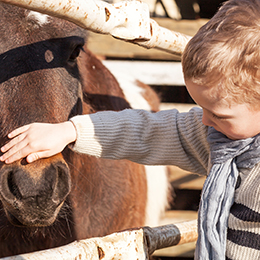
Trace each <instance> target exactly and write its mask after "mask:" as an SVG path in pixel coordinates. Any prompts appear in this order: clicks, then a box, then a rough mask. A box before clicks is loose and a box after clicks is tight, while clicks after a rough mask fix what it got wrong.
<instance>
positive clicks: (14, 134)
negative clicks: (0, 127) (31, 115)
mask: <svg viewBox="0 0 260 260" xmlns="http://www.w3.org/2000/svg"><path fill="white" fill-rule="evenodd" d="M29 127H30V125H24V126H21V127H19V128H16V129H15V130H13V131H12V132H11V133H9V134H8V138H10V139H11V138H14V137H15V136H17V135H19V134H22V133H24V132H25V131H27V130H28V129H29Z"/></svg>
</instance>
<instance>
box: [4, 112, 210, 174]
mask: <svg viewBox="0 0 260 260" xmlns="http://www.w3.org/2000/svg"><path fill="white" fill-rule="evenodd" d="M201 118H202V110H201V109H193V110H191V111H190V112H189V113H178V111H177V110H168V111H160V112H157V113H150V112H147V111H144V110H136V109H126V110H123V111H120V112H114V111H105V112H98V113H94V114H90V115H79V116H76V117H73V118H71V119H70V121H71V122H72V123H73V124H72V123H71V122H66V123H61V124H40V125H39V124H32V125H29V128H28V126H27V127H25V130H21V129H23V128H21V129H20V130H18V131H17V132H16V131H14V133H12V134H11V135H10V138H12V137H14V136H16V137H14V139H12V140H11V141H10V142H11V143H10V144H7V145H6V146H4V147H3V148H2V152H6V151H7V152H6V154H4V155H3V156H2V157H1V158H0V159H1V160H3V161H5V160H7V161H6V162H7V163H10V162H12V161H14V160H18V159H21V158H24V157H27V161H28V162H32V161H34V160H37V159H39V158H43V157H48V156H51V155H54V154H56V153H58V152H61V151H62V149H64V147H65V146H66V145H67V144H68V143H70V142H73V141H75V142H74V144H73V146H71V147H72V149H73V150H75V151H76V152H79V153H83V154H88V155H92V156H96V157H102V158H106V159H128V160H131V161H134V162H137V163H141V164H149V165H176V166H179V167H181V168H183V169H185V170H188V171H192V172H196V173H200V174H206V173H207V167H208V156H209V145H208V143H207V140H206V138H207V127H206V126H204V125H203V124H202V121H201ZM73 125H74V126H75V129H76V134H75V132H74V131H75V130H74V129H73V127H74V126H73ZM67 127H68V129H67ZM27 128H28V129H27ZM71 131H72V134H70V133H71ZM8 149H9V150H8ZM27 155H28V156H27Z"/></svg>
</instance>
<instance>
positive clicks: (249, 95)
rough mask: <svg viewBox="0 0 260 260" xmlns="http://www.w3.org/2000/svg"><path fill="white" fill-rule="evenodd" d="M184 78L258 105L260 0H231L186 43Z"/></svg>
mask: <svg viewBox="0 0 260 260" xmlns="http://www.w3.org/2000/svg"><path fill="white" fill-rule="evenodd" d="M182 65H183V73H184V78H185V79H186V80H187V79H189V80H192V81H193V82H194V83H197V84H200V85H205V86H208V87H211V86H216V87H217V88H218V90H219V91H218V92H221V93H222V95H223V96H227V95H228V96H230V97H231V99H232V100H233V101H235V102H236V103H238V104H241V103H249V104H252V105H253V106H257V107H258V108H259V107H260V71H259V68H260V0H230V1H227V2H226V3H224V4H223V6H222V7H221V8H220V9H219V11H218V12H217V13H216V14H215V15H214V16H213V18H212V19H211V20H209V22H208V23H206V24H205V25H204V26H203V27H201V28H200V30H199V31H198V32H197V34H196V35H195V36H194V37H193V38H192V39H191V40H190V42H189V43H188V44H187V46H186V48H185V51H184V54H183V57H182Z"/></svg>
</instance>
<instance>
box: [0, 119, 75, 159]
mask: <svg viewBox="0 0 260 260" xmlns="http://www.w3.org/2000/svg"><path fill="white" fill-rule="evenodd" d="M8 137H9V138H10V139H12V140H10V142H8V143H7V144H6V145H4V146H3V147H2V148H1V152H2V153H3V155H2V156H1V157H0V160H1V161H4V162H5V163H7V164H8V163H12V162H14V161H17V160H19V159H22V158H25V157H26V160H27V162H28V163H31V162H33V161H36V160H38V159H40V158H46V157H50V156H52V155H55V154H57V153H60V152H61V151H62V150H63V149H64V148H65V146H66V145H67V144H69V143H71V142H74V141H75V140H76V129H75V127H74V125H73V123H72V122H70V121H68V122H64V123H59V124H46V123H32V124H30V125H25V126H22V127H20V128H17V129H15V130H14V131H13V132H11V133H10V134H9V135H8Z"/></svg>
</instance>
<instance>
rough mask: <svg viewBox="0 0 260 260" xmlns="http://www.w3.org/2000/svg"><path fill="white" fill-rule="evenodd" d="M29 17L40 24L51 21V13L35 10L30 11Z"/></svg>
mask: <svg viewBox="0 0 260 260" xmlns="http://www.w3.org/2000/svg"><path fill="white" fill-rule="evenodd" d="M27 17H28V18H29V19H31V20H35V21H36V22H37V23H38V24H39V25H40V26H43V25H44V24H47V23H48V22H49V15H47V14H41V13H38V12H35V11H30V12H29V14H28V15H27Z"/></svg>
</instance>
